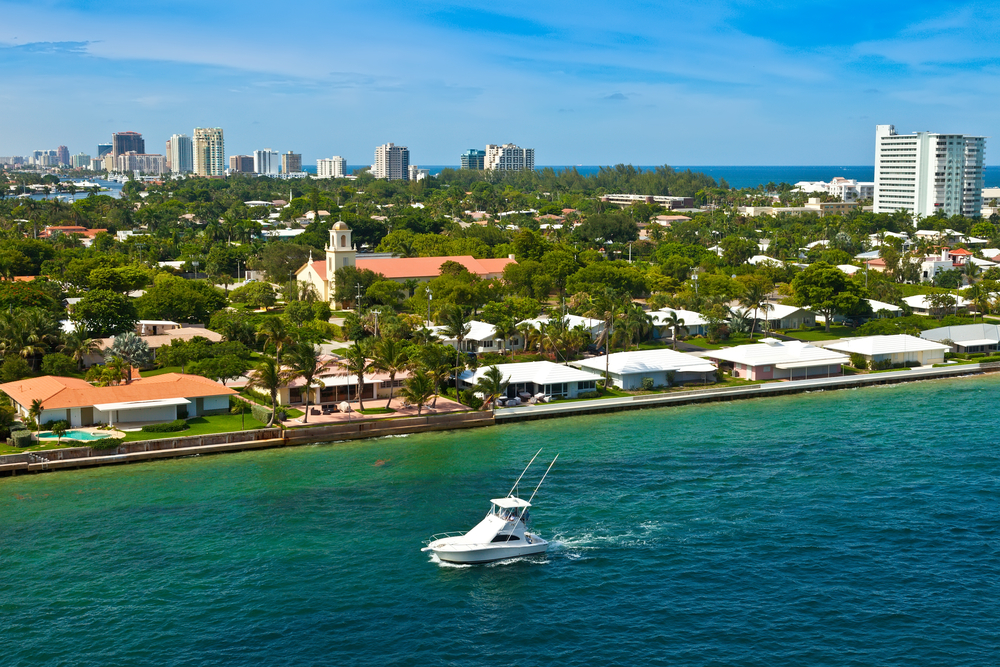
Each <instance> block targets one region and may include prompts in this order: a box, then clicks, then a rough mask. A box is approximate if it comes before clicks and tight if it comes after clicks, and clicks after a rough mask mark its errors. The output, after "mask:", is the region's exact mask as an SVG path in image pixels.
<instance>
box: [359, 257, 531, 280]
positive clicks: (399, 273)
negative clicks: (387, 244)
mask: <svg viewBox="0 0 1000 667" xmlns="http://www.w3.org/2000/svg"><path fill="white" fill-rule="evenodd" d="M513 261H514V260H512V259H509V258H507V257H503V258H500V259H476V258H475V257H472V256H471V255H458V256H454V257H392V258H384V259H358V260H357V265H358V268H359V269H368V270H369V271H374V272H375V273H381V274H382V275H383V276H385V277H386V278H389V279H400V278H436V277H437V276H439V275H441V265H442V264H444V263H445V262H458V263H459V264H461V265H462V266H464V267H465V268H466V269H468V270H469V273H475V274H476V275H479V276H486V275H489V274H493V273H502V272H503V269H504V267H505V266H507V265H508V264H510V263H511V262H513Z"/></svg>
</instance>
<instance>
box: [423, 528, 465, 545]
mask: <svg viewBox="0 0 1000 667" xmlns="http://www.w3.org/2000/svg"><path fill="white" fill-rule="evenodd" d="M462 535H465V532H463V531H461V530H454V531H451V532H450V533H434V534H433V535H431V539H429V540H427V543H428V544H430V543H431V542H434V541H435V540H443V539H444V538H446V537H461V536H462Z"/></svg>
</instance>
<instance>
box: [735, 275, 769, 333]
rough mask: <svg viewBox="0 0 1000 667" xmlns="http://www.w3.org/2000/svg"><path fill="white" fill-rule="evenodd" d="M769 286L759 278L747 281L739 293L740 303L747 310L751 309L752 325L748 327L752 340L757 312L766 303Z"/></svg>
mask: <svg viewBox="0 0 1000 667" xmlns="http://www.w3.org/2000/svg"><path fill="white" fill-rule="evenodd" d="M770 291H771V290H770V288H769V287H768V285H767V284H765V283H764V282H763V281H761V280H751V281H748V282H747V283H746V285H745V287H744V290H743V294H741V295H740V298H739V302H740V305H741V306H743V307H744V308H746V309H747V310H750V309H751V308H752V309H753V326H752V327H750V340H753V332H754V329H756V328H757V312H758V311H759V310H760V309H761V308H762V307H763V306H764V304H767V295H768V293H770Z"/></svg>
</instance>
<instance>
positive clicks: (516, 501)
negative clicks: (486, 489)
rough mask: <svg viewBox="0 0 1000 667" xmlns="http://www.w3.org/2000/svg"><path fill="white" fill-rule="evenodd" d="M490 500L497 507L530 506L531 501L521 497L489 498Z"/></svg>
mask: <svg viewBox="0 0 1000 667" xmlns="http://www.w3.org/2000/svg"><path fill="white" fill-rule="evenodd" d="M490 502H491V503H493V504H494V505H496V506H497V507H503V508H505V509H506V508H510V507H531V503H529V502H528V501H527V500H523V499H521V498H490Z"/></svg>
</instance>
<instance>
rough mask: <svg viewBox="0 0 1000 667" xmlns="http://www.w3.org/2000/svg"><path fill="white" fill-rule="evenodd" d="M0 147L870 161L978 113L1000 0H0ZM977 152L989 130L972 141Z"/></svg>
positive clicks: (309, 157)
mask: <svg viewBox="0 0 1000 667" xmlns="http://www.w3.org/2000/svg"><path fill="white" fill-rule="evenodd" d="M0 15H2V16H4V21H3V22H2V24H0V67H2V68H3V71H4V78H5V85H4V86H3V89H2V92H0V104H2V108H3V109H4V112H3V113H2V114H0V155H11V154H13V155H26V154H28V153H30V152H31V151H32V150H36V149H55V148H56V147H57V146H59V145H66V146H68V147H69V150H70V152H71V153H72V154H76V153H80V152H85V153H89V154H91V155H96V149H97V144H98V143H107V142H109V141H110V139H111V134H112V132H119V131H126V130H134V131H136V132H141V133H142V135H143V137H144V138H145V140H146V150H147V151H148V152H155V153H163V152H164V151H165V142H166V140H167V139H168V138H169V137H170V136H171V135H172V134H187V135H189V136H191V134H192V131H193V129H194V128H195V127H222V128H223V129H224V131H225V142H226V154H227V156H228V155H234V154H251V152H252V151H253V150H259V149H263V148H273V149H274V150H276V151H278V152H281V153H283V152H286V151H288V150H292V151H294V152H296V153H301V154H302V156H303V164H306V165H315V163H316V159H317V158H321V157H331V156H333V155H340V156H343V157H344V158H346V159H347V162H348V163H349V164H352V165H355V164H370V163H371V161H372V158H373V155H374V150H375V147H376V146H377V145H379V144H383V143H386V142H394V143H396V144H398V145H405V146H408V147H409V149H410V156H411V162H412V163H413V164H417V165H444V164H456V165H457V164H458V162H459V155H460V154H461V153H463V152H464V151H466V150H468V149H469V148H480V149H481V148H483V147H484V146H485V145H486V144H487V143H505V142H512V143H516V144H517V145H519V146H522V147H528V148H534V149H535V154H536V162H537V164H539V165H568V164H585V165H595V164H614V163H619V162H625V163H632V164H637V165H638V164H644V165H657V164H674V165H685V164H687V165H697V164H701V165H824V164H829V165H835V164H837V165H868V164H872V163H873V162H874V146H875V125H876V124H893V125H895V126H896V128H897V130H898V131H899V132H901V133H909V132H914V131H918V130H930V131H935V132H949V133H952V132H954V133H962V134H971V135H983V136H987V137H990V136H991V135H992V134H993V128H994V127H995V125H996V123H997V121H996V114H995V111H994V110H993V108H994V105H995V97H994V94H993V91H994V90H995V89H996V88H997V83H998V79H1000V68H998V64H1000V39H998V38H1000V35H998V32H1000V20H998V19H1000V7H997V6H994V5H986V4H976V3H962V4H955V5H947V6H944V5H942V4H941V3H932V2H925V1H916V2H902V1H892V2H882V3H860V2H850V1H848V2H841V3H835V4H834V3H820V2H810V1H808V0H804V1H798V2H794V3H793V2H788V1H787V0H778V1H776V2H771V3H766V4H760V3H751V2H746V1H742V2H740V1H732V2H717V3H711V4H705V3H695V2H669V3H651V2H624V3H615V4H611V3H597V2H593V1H592V0H591V1H587V0H584V1H583V2H574V3H570V2H565V1H562V0H556V1H554V2H550V3H528V2H523V1H521V0H513V1H512V2H509V3H505V4H504V5H502V6H501V5H496V4H486V3H472V2H466V3H463V2H433V3H432V2H426V1H423V0H412V1H411V2H406V3H402V2H389V1H386V0H374V1H372V2H368V3H358V4H351V5H343V6H341V5H340V4H338V3H318V2H310V1H307V2H304V3H298V4H293V5H290V6H283V7H277V8H276V7H275V6H274V5H273V4H264V3H262V2H259V1H256V0H250V1H249V2H240V3H236V2H232V1H223V2H211V3H197V2H193V1H191V0H180V1H179V2H173V3H167V4H162V3H161V4H149V3H125V2H122V1H121V0H106V1H105V2H101V3H90V2H85V1H84V0H47V1H46V2H37V0H35V1H32V2H28V1H27V0H0ZM986 162H987V164H990V165H994V164H998V163H1000V146H997V147H996V148H995V152H994V146H993V144H992V139H989V140H987V143H986Z"/></svg>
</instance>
